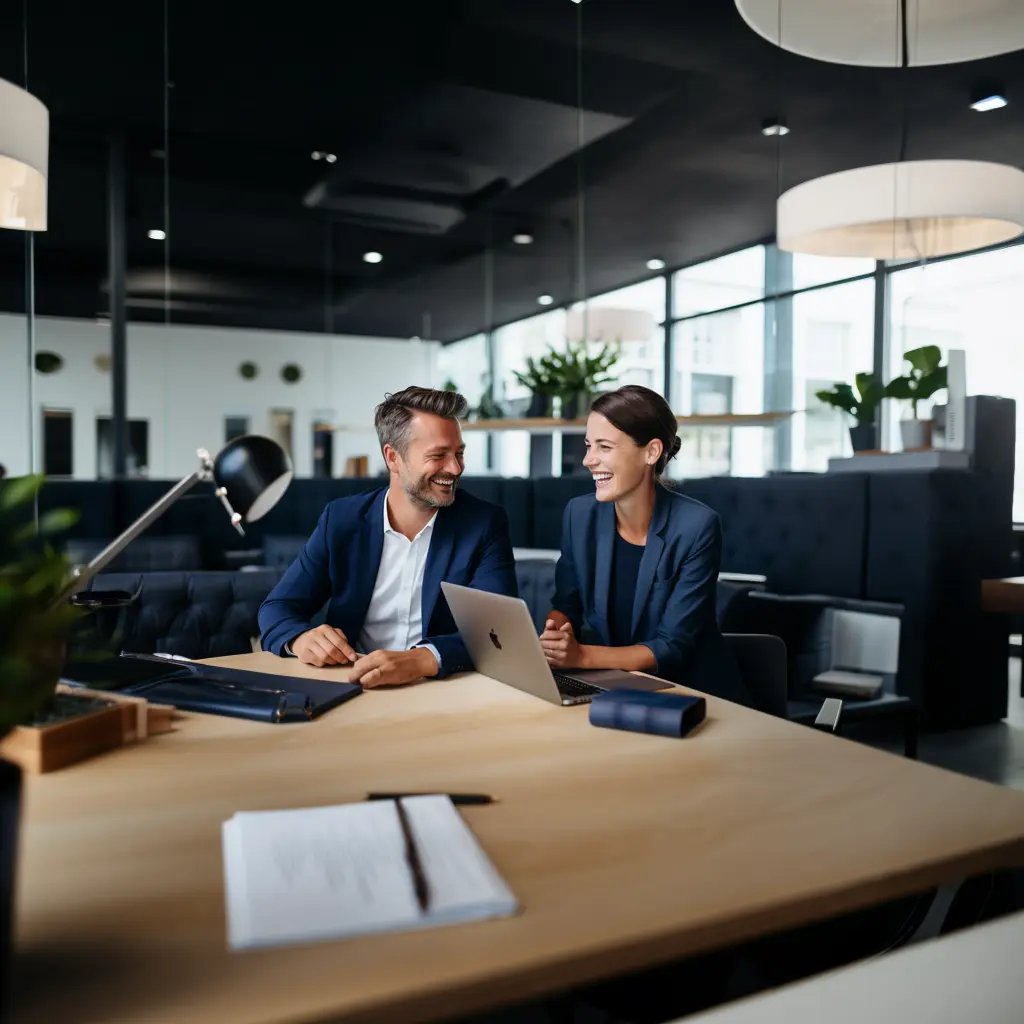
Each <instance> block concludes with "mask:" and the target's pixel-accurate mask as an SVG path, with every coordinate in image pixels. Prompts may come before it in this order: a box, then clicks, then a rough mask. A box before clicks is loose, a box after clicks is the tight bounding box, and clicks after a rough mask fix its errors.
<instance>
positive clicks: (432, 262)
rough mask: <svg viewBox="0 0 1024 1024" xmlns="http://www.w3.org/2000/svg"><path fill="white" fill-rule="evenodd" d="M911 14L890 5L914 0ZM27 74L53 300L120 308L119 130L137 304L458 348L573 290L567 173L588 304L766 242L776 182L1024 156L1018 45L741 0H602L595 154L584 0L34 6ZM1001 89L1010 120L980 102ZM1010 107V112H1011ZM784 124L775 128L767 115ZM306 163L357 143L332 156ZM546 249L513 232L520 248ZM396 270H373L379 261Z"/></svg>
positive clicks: (109, 0)
mask: <svg viewBox="0 0 1024 1024" xmlns="http://www.w3.org/2000/svg"><path fill="white" fill-rule="evenodd" d="M894 2H895V0H894ZM28 6H29V26H28V31H29V34H28V52H29V85H30V88H31V90H32V91H33V92H34V93H35V94H36V95H38V96H39V97H40V98H41V99H42V100H43V101H44V102H45V103H46V104H47V105H48V106H49V108H50V112H51V118H52V132H51V152H50V230H49V231H48V232H47V233H45V234H43V235H39V236H38V237H37V243H36V306H37V311H38V312H40V313H43V314H50V315H65V316H83V317H90V318H92V317H95V316H97V315H102V314H103V313H104V311H105V309H106V297H105V296H106V290H105V289H106V286H105V276H106V275H105V259H106V255H105V254H106V234H105V233H106V191H105V190H106V175H107V153H108V140H109V138H110V136H111V133H112V132H115V131H120V132H123V133H124V136H125V138H126V140H127V145H128V233H129V247H128V259H129V288H128V293H129V303H130V305H129V315H130V316H131V318H132V319H137V320H156V319H160V320H162V319H163V318H164V302H163V297H164V292H163V287H164V278H163V246H162V245H161V244H160V243H159V242H153V241H150V240H149V239H147V237H146V231H147V229H149V228H152V227H162V226H164V225H163V212H162V210H163V205H162V204H163V199H164V173H165V169H166V170H167V171H168V172H169V173H168V179H167V186H168V194H169V200H170V219H169V233H170V250H169V251H170V266H171V284H172V301H171V310H170V316H171V319H172V320H175V321H184V322H190V323H207V324H223V325H236V326H252V327H265V328H282V329H300V330H323V329H325V328H330V329H332V330H334V331H337V332H338V333H357V334H374V335H386V336H399V337H401V336H409V335H413V334H421V333H423V330H424V326H423V324H424V314H429V317H430V320H429V329H430V332H431V333H432V335H433V336H435V337H439V338H441V339H444V340H450V339H453V338H458V337H462V336H465V335H468V334H471V333H474V332H476V331H478V330H481V329H482V328H483V327H484V326H485V320H486V317H487V313H488V303H487V301H486V297H485V280H486V272H485V259H484V255H483V254H484V251H485V249H487V247H488V245H491V246H492V251H493V312H492V322H493V323H503V322H507V321H509V320H513V319H516V318H518V317H521V316H525V315H528V314H530V313H532V312H536V311H537V310H538V308H539V307H538V306H537V304H536V297H537V296H538V295H539V294H541V293H542V292H549V293H551V294H552V295H553V296H554V297H555V299H556V301H559V302H560V301H568V300H570V299H572V298H574V297H575V288H576V277H575V266H576V240H577V237H578V233H577V223H576V220H577V209H578V207H577V180H578V178H577V175H578V173H579V172H580V170H581V167H582V175H583V180H584V182H585V186H586V187H585V209H586V216H585V228H586V231H585V239H586V241H585V248H584V252H585V266H586V283H587V289H588V292H589V293H591V294H594V293H597V292H600V291H603V290H607V289H609V288H613V287H615V286H617V285H620V284H624V283H627V282H630V281H634V280H637V279H639V278H641V277H643V276H645V275H646V274H648V273H649V272H648V271H646V269H645V261H646V260H647V259H648V258H649V257H651V256H659V257H661V258H663V259H665V260H667V261H668V262H669V264H670V265H674V264H682V263H689V262H693V261H695V260H698V259H701V258H703V257H706V256H708V255H711V254H714V253H717V252H722V251H725V250H728V249H731V248H735V247H738V246H740V245H743V244H745V243H747V242H750V241H753V240H756V239H758V238H762V237H765V236H768V235H770V234H771V233H772V232H773V229H774V200H775V197H776V196H777V194H778V191H779V190H780V189H782V188H786V187H788V186H790V185H793V184H796V183H797V182H799V181H802V180H805V179H807V178H810V177H814V176H816V175H819V174H822V173H827V172H830V171H834V170H840V169H842V168H845V167H852V166H857V165H859V164H868V163H875V162H881V161H886V160H891V159H895V158H896V156H897V153H898V151H899V146H900V137H901V123H902V122H903V121H904V120H905V122H906V125H907V127H908V133H907V149H906V155H907V157H908V158H910V159H915V158H924V157H970V158H976V159H994V160H1000V161H1003V162H1006V163H1010V164H1014V165H1017V166H1021V165H1022V164H1024V130H1022V129H1024V54H1022V53H1016V54H1010V55H1007V56H1004V57H998V58H993V59H990V60H987V61H976V62H971V63H967V64H958V65H951V66H947V67H939V68H921V69H912V70H908V71H902V70H877V69H867V68H853V67H843V66H836V65H831V64H824V63H820V62H817V61H813V60H808V59H806V58H802V57H797V56H794V55H791V54H787V53H783V52H782V51H780V50H778V49H776V48H774V47H772V46H771V45H770V44H768V43H767V42H765V41H764V40H763V39H761V38H760V37H758V36H756V35H755V34H754V33H752V32H751V31H750V30H749V29H748V28H747V27H746V25H745V24H744V23H743V22H742V20H741V18H740V17H739V15H738V14H737V13H736V11H735V8H734V6H733V4H732V3H731V2H729V0H691V2H683V0H664V2H662V0H585V3H584V4H583V5H582V19H583V42H584V51H583V62H582V71H583V106H584V108H585V114H584V117H583V127H584V133H585V139H586V144H585V147H584V149H583V153H582V163H581V164H580V163H578V162H577V159H576V149H577V147H576V139H577V134H576V133H577V116H576V108H575V103H576V95H577V77H576V32H577V15H578V14H579V13H580V7H578V6H577V5H576V4H574V3H571V2H570V0H515V2H514V3H513V2H508V0H504V2H499V0H476V2H469V0H467V2H461V3H460V2H455V0H449V2H438V0H431V2H430V3H415V4H413V3H376V4H325V3H322V2H321V3H313V2H310V0H292V2H290V3H289V4H287V5H286V7H285V8H281V7H268V8H265V9H264V12H261V10H260V9H259V8H258V7H256V6H255V5H249V4H242V3H238V2H234V3H219V4H218V3H210V2H206V3H202V4H200V3H198V2H193V0H173V2H170V3H169V12H170V13H169V33H168V36H167V40H168V46H169V54H170V78H171V80H172V82H173V88H172V89H171V90H170V92H169V111H170V118H169V145H168V146H167V149H168V155H169V159H167V160H165V159H163V158H162V157H161V155H160V151H162V150H163V149H164V90H163V60H164V21H163V18H164V6H163V4H162V3H159V2H156V0H149V2H139V0H134V2H129V0H97V2H95V3H92V4H81V3H71V2H68V0H64V2H58V0H30V2H29V5H28ZM21 13H22V11H21V5H20V4H6V5H3V7H2V9H0V77H5V78H8V79H10V80H12V81H15V82H19V83H21V82H23V81H24V67H23V55H22V20H21ZM992 79H994V80H997V81H1001V82H1002V83H1003V84H1004V86H1005V88H1006V89H1007V91H1008V92H1009V95H1010V98H1011V104H1010V106H1009V107H1007V108H1005V109H1003V110H1000V111H994V112H992V113H988V114H977V113H974V112H973V111H971V110H969V109H968V106H967V102H968V98H969V94H970V93H971V91H972V88H973V87H974V86H975V85H976V84H977V83H979V82H981V81H983V80H992ZM1014 100H1016V102H1014ZM776 113H778V114H781V115H782V116H784V117H785V119H786V121H787V123H788V124H789V126H790V128H791V134H790V135H788V136H787V137H785V138H784V139H781V140H776V139H766V138H764V137H763V136H762V135H761V134H760V130H759V129H760V125H761V122H762V120H763V119H764V118H765V117H768V116H770V115H773V114H776ZM313 150H321V151H325V152H333V153H335V154H337V157H338V159H337V162H336V163H334V164H328V163H326V162H325V161H319V162H314V161H313V160H312V159H311V158H310V153H311V151H313ZM517 230H526V231H529V232H531V233H532V234H533V235H534V236H535V238H536V241H535V243H534V244H533V245H530V246H516V245H514V244H512V242H511V235H512V234H513V233H514V232H515V231H517ZM0 235H2V237H0V306H2V308H4V309H7V310H13V311H19V310H22V309H23V308H24V298H23V294H24V287H23V269H24V249H23V241H22V237H21V236H20V234H19V233H18V232H0ZM371 249H373V250H378V251H380V252H381V253H383V254H384V261H383V262H382V263H380V264H378V265H375V266H373V265H368V264H365V263H363V262H362V259H361V255H362V253H363V252H365V251H367V250H371Z"/></svg>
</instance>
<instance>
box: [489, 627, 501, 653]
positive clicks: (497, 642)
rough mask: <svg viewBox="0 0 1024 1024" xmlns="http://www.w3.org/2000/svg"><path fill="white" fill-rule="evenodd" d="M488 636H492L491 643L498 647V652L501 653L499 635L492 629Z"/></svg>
mask: <svg viewBox="0 0 1024 1024" xmlns="http://www.w3.org/2000/svg"><path fill="white" fill-rule="evenodd" d="M488 636H490V638H491V643H492V644H494V646H495V647H497V648H498V650H499V651H500V650H501V641H500V640H499V639H498V634H497V633H495V632H494V630H493V629H492V630H491V632H490V633H489V634H488Z"/></svg>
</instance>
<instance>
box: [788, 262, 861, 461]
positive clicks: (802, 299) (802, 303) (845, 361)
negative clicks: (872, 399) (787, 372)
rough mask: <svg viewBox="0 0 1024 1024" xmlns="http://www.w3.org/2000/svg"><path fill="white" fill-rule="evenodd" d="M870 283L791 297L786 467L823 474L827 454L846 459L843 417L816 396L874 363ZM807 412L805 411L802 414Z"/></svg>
mask: <svg viewBox="0 0 1024 1024" xmlns="http://www.w3.org/2000/svg"><path fill="white" fill-rule="evenodd" d="M874 289H875V284H874V280H873V279H869V280H864V281H853V282H851V283H850V284H840V285H836V286H835V287H833V288H821V289H818V290H816V291H810V292H804V293H803V294H799V295H794V296H793V298H792V299H791V300H788V301H791V302H792V319H793V356H792V366H793V380H792V390H791V393H792V395H793V399H792V405H791V408H793V409H795V410H797V411H798V413H797V415H796V416H794V417H793V420H792V426H791V431H792V433H791V437H792V449H791V451H792V454H791V457H790V468H792V469H796V470H810V471H824V470H826V469H828V460H829V458H830V457H832V456H839V455H849V454H850V453H851V451H852V449H851V447H850V438H849V430H848V428H849V427H852V426H853V425H854V423H853V420H852V419H851V418H850V417H849V416H847V415H846V413H844V412H841V411H839V410H838V409H834V408H832V407H831V406H827V405H824V404H823V403H822V402H819V401H818V399H817V398H815V397H814V396H815V392H816V391H820V390H825V389H829V388H831V387H832V386H833V385H834V384H835V383H836V382H837V381H845V382H848V383H852V382H853V380H854V378H855V376H856V375H857V374H858V373H860V372H864V371H870V370H871V368H872V365H873V362H874ZM803 410H806V411H805V412H801V411H803Z"/></svg>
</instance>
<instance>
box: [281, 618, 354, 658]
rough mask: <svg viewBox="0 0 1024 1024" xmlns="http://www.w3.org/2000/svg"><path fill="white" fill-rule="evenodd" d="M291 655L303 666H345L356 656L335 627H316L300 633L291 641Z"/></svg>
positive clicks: (343, 635)
mask: <svg viewBox="0 0 1024 1024" xmlns="http://www.w3.org/2000/svg"><path fill="white" fill-rule="evenodd" d="M292 654H294V655H295V657H296V658H298V659H299V661H301V662H302V663H303V664H304V665H316V667H317V668H323V667H324V666H325V665H347V664H348V663H349V662H352V661H355V660H356V658H357V657H358V655H357V654H356V652H355V651H354V650H353V649H352V645H351V644H350V643H349V642H348V637H347V636H345V634H344V633H342V631H341V630H340V629H338V627H337V626H328V625H323V626H316V627H315V628H314V629H309V630H307V631H306V632H305V633H300V634H299V635H298V636H297V637H296V638H295V639H294V640H293V641H292Z"/></svg>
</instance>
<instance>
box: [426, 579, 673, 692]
mask: <svg viewBox="0 0 1024 1024" xmlns="http://www.w3.org/2000/svg"><path fill="white" fill-rule="evenodd" d="M441 590H442V591H443V592H444V596H445V599H446V600H447V602H448V607H449V608H450V609H451V612H452V617H453V618H454V619H455V625H456V626H458V628H459V635H460V636H461V637H462V642H463V643H464V644H465V645H466V649H467V650H468V651H469V656H470V657H471V658H472V659H473V664H474V665H475V666H476V670H477V671H478V672H480V673H481V674H483V675H485V676H489V677H490V678H491V679H496V680H498V682H500V683H506V684H507V685H509V686H514V687H515V688H516V689H517V690H522V691H523V692H524V693H529V694H532V695H533V696H534V697H540V698H541V700H546V701H548V702H549V703H551V704H559V705H562V706H563V707H568V706H570V705H573V704H588V703H589V702H590V701H591V700H593V698H594V697H596V696H597V695H598V694H599V693H604V692H605V690H616V689H620V688H622V687H630V688H631V689H634V690H666V689H669V688H670V687H671V686H672V685H673V684H672V683H669V682H666V681H665V680H664V679H652V678H651V677H649V676H637V675H633V674H632V673H630V672H620V671H618V670H615V669H569V670H565V671H557V672H556V671H552V669H551V665H550V664H549V663H548V660H547V658H545V657H544V649H543V648H542V647H541V645H540V640H539V638H538V637H537V631H536V629H535V628H534V625H533V619H532V618H531V617H530V610H529V609H528V608H527V607H526V602H525V601H521V600H520V599H519V598H518V597H506V596H505V595H504V594H489V593H487V592H486V591H484V590H474V589H473V588H472V587H460V586H458V585H457V584H455V583H442V584H441Z"/></svg>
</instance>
